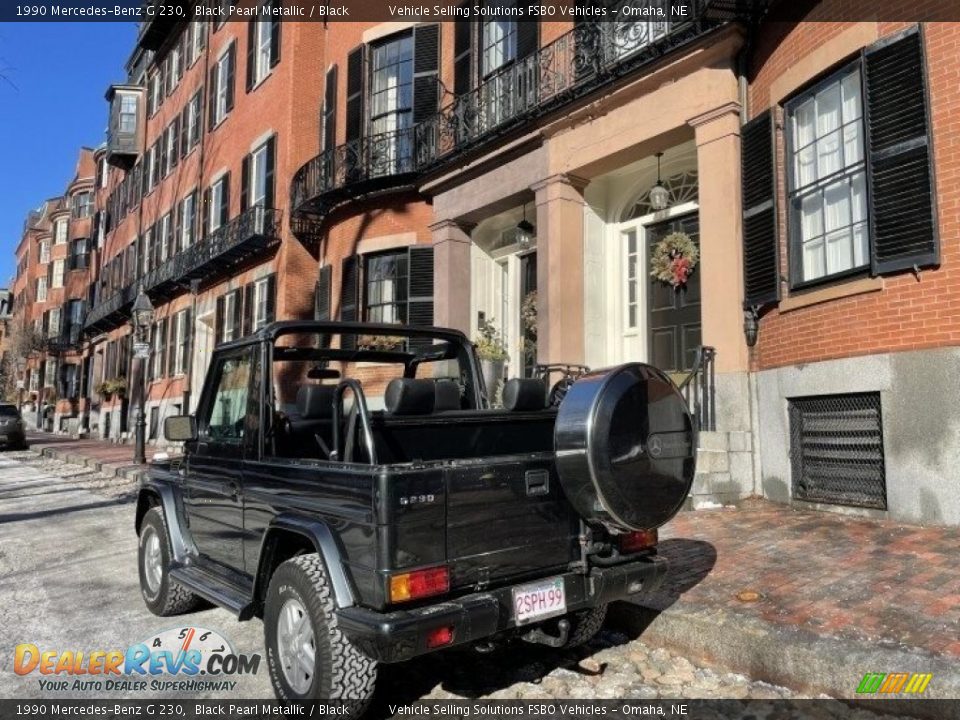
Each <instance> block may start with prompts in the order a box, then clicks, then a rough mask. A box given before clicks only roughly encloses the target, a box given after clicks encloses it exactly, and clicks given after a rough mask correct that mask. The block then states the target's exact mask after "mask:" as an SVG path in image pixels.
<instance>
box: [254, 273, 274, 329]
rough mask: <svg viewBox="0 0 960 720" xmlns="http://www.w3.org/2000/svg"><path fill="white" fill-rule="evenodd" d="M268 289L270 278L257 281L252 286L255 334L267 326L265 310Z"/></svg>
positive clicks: (267, 300) (266, 307)
mask: <svg viewBox="0 0 960 720" xmlns="http://www.w3.org/2000/svg"><path fill="white" fill-rule="evenodd" d="M269 289H270V278H268V277H265V278H261V279H260V280H257V281H255V282H254V284H253V316H252V317H253V328H252V332H256V331H257V330H259V329H260V328H262V327H263V326H264V325H266V324H267V309H268V302H269V299H270V298H269V297H267V291H268V290H269Z"/></svg>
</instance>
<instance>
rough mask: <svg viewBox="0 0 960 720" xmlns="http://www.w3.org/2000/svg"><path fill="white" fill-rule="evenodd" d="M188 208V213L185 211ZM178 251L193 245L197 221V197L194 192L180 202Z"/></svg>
mask: <svg viewBox="0 0 960 720" xmlns="http://www.w3.org/2000/svg"><path fill="white" fill-rule="evenodd" d="M187 208H189V213H188V211H187ZM179 219H180V249H181V250H186V249H187V248H188V247H190V246H191V245H193V243H194V242H195V241H196V238H195V237H194V236H193V234H194V233H193V231H194V228H195V227H196V219H197V195H196V192H190V193H188V194H187V195H186V196H185V197H184V198H183V200H181V201H180V217H179Z"/></svg>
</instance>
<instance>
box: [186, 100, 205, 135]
mask: <svg viewBox="0 0 960 720" xmlns="http://www.w3.org/2000/svg"><path fill="white" fill-rule="evenodd" d="M202 101H203V93H202V92H201V91H200V90H197V92H196V93H194V95H193V97H192V98H190V103H189V104H188V105H187V148H188V149H193V147H194V146H195V145H197V144H198V143H199V142H200V132H201V127H202V126H201V122H202V117H201V116H202V114H203V113H202Z"/></svg>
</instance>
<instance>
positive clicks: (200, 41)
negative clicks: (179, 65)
mask: <svg viewBox="0 0 960 720" xmlns="http://www.w3.org/2000/svg"><path fill="white" fill-rule="evenodd" d="M206 39H207V23H206V22H204V21H202V20H193V21H191V22H190V23H188V24H187V38H186V54H187V67H190V66H191V65H193V63H194V62H196V60H197V58H199V57H200V52H201V51H202V50H203V48H204V46H205V44H206Z"/></svg>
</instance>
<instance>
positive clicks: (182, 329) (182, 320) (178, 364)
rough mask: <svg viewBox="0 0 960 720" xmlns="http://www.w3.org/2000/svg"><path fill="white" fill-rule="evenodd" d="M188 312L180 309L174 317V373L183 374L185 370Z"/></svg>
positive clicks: (188, 334)
mask: <svg viewBox="0 0 960 720" xmlns="http://www.w3.org/2000/svg"><path fill="white" fill-rule="evenodd" d="M189 314H190V311H189V310H181V311H180V312H178V313H177V314H176V316H175V318H174V323H175V327H176V329H175V331H174V333H175V334H174V336H173V340H174V343H175V348H176V351H175V354H174V360H173V374H174V375H183V374H184V373H186V372H187V351H188V349H189V345H190V328H189V327H188V324H189V317H188V316H189Z"/></svg>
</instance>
